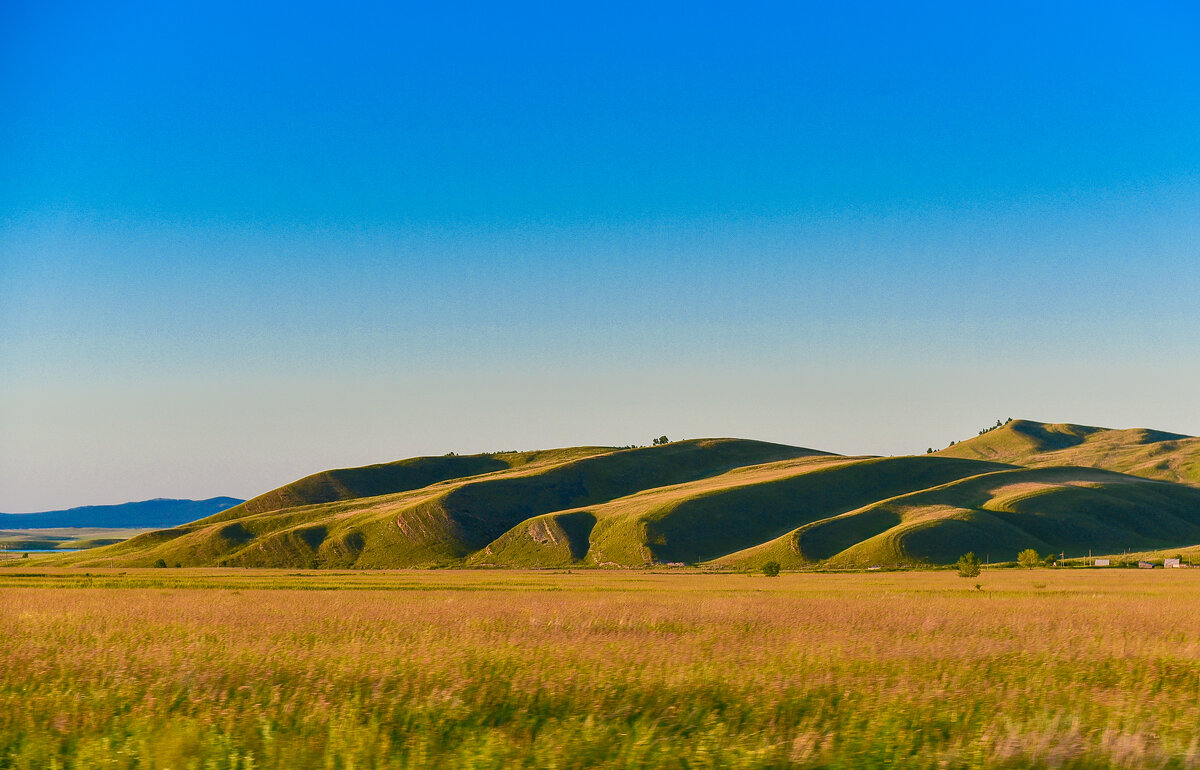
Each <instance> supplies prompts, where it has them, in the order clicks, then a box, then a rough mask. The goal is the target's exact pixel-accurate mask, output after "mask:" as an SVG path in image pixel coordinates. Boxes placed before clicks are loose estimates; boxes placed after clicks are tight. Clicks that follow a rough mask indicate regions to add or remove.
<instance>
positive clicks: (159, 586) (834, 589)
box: [0, 565, 1200, 770]
mask: <svg viewBox="0 0 1200 770" xmlns="http://www.w3.org/2000/svg"><path fill="white" fill-rule="evenodd" d="M976 584H979V587H978V588H977V587H976ZM1198 610H1200V570H1161V569H1159V570H1129V569H1112V570H1082V569H1079V570H1073V569H1057V570H1056V569H1036V570H1028V571H1024V570H1022V571H1018V570H999V571H995V570H994V571H986V572H984V574H983V575H982V576H981V577H979V578H973V579H962V578H959V577H957V576H956V575H955V574H954V573H953V572H949V571H938V572H877V573H857V574H836V573H795V574H784V575H782V576H780V577H778V578H767V577H764V576H762V575H759V574H738V573H730V574H711V573H701V572H698V571H688V570H679V571H676V572H664V573H653V572H648V571H627V570H622V571H576V572H574V573H573V574H572V573H568V572H565V571H560V572H546V571H543V572H500V571H407V572H338V573H335V572H330V571H314V572H287V571H268V570H246V569H197V570H190V569H146V570H127V571H115V570H110V571H105V570H97V569H92V570H91V571H90V572H89V573H86V574H85V573H84V572H83V571H82V570H80V569H45V568H25V570H24V571H22V569H21V567H20V566H19V565H18V566H11V565H10V566H7V567H5V568H3V569H0V624H2V626H0V627H2V629H3V632H2V633H0V768H6V769H7V768H21V769H25V768H29V769H31V770H32V769H34V768H36V769H38V770H42V769H43V768H174V769H178V770H183V769H185V768H196V769H197V770H208V769H209V768H222V769H224V768H229V769H230V770H232V769H233V768H238V769H245V770H248V769H249V768H296V769H302V768H376V767H445V768H473V767H478V768H504V767H538V768H555V767H557V768H571V767H613V768H616V767H655V768H660V767H661V768H710V767H711V768H720V767H746V768H759V767H827V768H871V767H918V768H943V767H947V768H955V767H1043V766H1045V767H1088V768H1092V767H1180V768H1183V767H1197V766H1200V611H1198Z"/></svg>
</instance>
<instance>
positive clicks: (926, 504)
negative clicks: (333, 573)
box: [47, 421, 1200, 568]
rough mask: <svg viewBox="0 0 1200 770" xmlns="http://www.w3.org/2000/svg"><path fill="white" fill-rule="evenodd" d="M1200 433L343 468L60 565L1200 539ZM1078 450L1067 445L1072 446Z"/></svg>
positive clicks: (1036, 433)
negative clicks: (901, 448) (933, 448)
mask: <svg viewBox="0 0 1200 770" xmlns="http://www.w3.org/2000/svg"><path fill="white" fill-rule="evenodd" d="M1197 441H1200V440H1198V439H1191V438H1188V437H1184V436H1177V435H1174V434H1159V433H1154V432H1152V431H1106V430H1103V429H1099V428H1086V427H1083V426H1062V425H1044V424H1041V423H1031V422H1027V421H1014V422H1011V423H1009V424H1008V425H1006V426H1004V427H1003V428H997V429H996V430H993V431H990V432H988V433H987V434H984V435H981V436H979V437H977V438H975V439H971V440H969V441H964V442H962V443H959V444H956V445H954V446H953V447H952V448H950V449H949V450H944V451H942V452H938V453H934V454H927V455H918V456H906V457H844V456H840V455H834V454H830V453H827V452H821V451H817V450H812V449H805V448H801V447H793V446H784V445H779V444H769V443H764V442H758V441H748V440H741V439H696V440H689V441H680V442H676V443H672V444H667V445H664V446H656V447H649V448H638V449H613V448H605V447H577V448H570V449H557V450H548V451H539V452H511V453H497V454H486V455H472V456H447V457H421V458H414V459H410V460H402V461H400V462H395V463H388V464H383V465H374V466H367V467H363V468H351V469H343V470H333V471H325V472H322V473H318V474H315V475H313V476H309V477H306V478H304V479H300V480H299V481H296V482H294V483H292V484H288V485H286V486H284V487H281V488H279V489H276V490H273V491H271V492H268V493H266V494H263V495H260V496H258V497H256V498H254V499H252V500H249V501H247V502H245V503H243V504H241V505H238V506H235V507H234V508H230V509H229V510H226V511H222V512H221V513H218V514H216V515H214V516H211V517H209V518H207V519H202V520H200V521H197V522H194V523H191V524H187V525H185V526H181V527H176V528H173V529H168V530H162V531H158V532H152V533H147V534H145V535H141V536H139V537H136V538H133V539H131V540H129V541H126V542H124V543H121V544H118V545H114V546H109V547H105V548H101V549H95V550H92V551H89V552H86V553H78V554H70V555H60V556H55V557H47V558H48V559H49V558H52V559H53V560H54V561H55V563H58V564H78V565H93V564H95V565H100V564H115V565H128V566H149V565H153V564H156V563H157V564H160V565H161V564H167V565H175V564H180V565H185V566H207V565H227V566H246V567H328V568H383V567H427V566H455V565H476V566H489V565H494V566H514V567H549V566H558V567H566V566H590V567H639V566H644V565H648V564H656V563H668V564H670V563H686V564H694V563H711V564H714V565H718V566H728V567H732V568H748V567H755V566H759V565H761V564H762V563H764V562H766V561H778V562H780V563H781V564H783V565H784V566H785V567H807V566H834V567H838V566H845V567H862V566H870V565H919V564H944V563H949V562H953V561H954V560H955V559H957V558H958V556H960V555H961V554H962V553H964V552H966V551H975V552H976V553H978V554H980V555H981V556H983V555H985V554H986V555H988V556H989V557H990V558H991V559H992V560H993V561H1002V560H1012V559H1013V558H1015V556H1016V553H1017V552H1018V551H1019V550H1022V549H1024V548H1035V549H1037V550H1039V552H1043V553H1046V552H1054V553H1060V552H1065V553H1066V554H1067V556H1080V555H1086V554H1087V553H1088V552H1089V551H1094V552H1097V553H1100V552H1120V551H1122V550H1125V549H1129V550H1143V551H1144V550H1152V549H1160V548H1173V547H1184V546H1189V545H1193V544H1197V543H1200V488H1197V487H1195V486H1191V485H1189V484H1187V483H1181V482H1184V481H1188V480H1192V479H1195V478H1196V475H1195V470H1196V466H1195V460H1196V458H1197V454H1196V447H1197V443H1196V442H1197ZM1058 458H1061V459H1062V462H1055V460H1056V459H1058Z"/></svg>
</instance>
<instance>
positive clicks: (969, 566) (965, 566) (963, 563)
mask: <svg viewBox="0 0 1200 770" xmlns="http://www.w3.org/2000/svg"><path fill="white" fill-rule="evenodd" d="M979 572H980V568H979V557H978V556H976V555H975V554H974V552H971V551H968V552H967V553H964V554H963V555H962V556H960V557H958V576H959V577H965V578H973V577H979Z"/></svg>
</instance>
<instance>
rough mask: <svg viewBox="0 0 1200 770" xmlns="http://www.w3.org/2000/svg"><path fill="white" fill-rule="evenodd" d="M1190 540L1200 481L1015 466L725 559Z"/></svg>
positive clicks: (1002, 552)
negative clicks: (1177, 481)
mask: <svg viewBox="0 0 1200 770" xmlns="http://www.w3.org/2000/svg"><path fill="white" fill-rule="evenodd" d="M1189 543H1200V489H1195V488H1192V487H1187V486H1183V485H1180V484H1173V483H1170V482H1161V481H1151V480H1147V479H1142V478H1138V477H1135V476H1129V475H1126V474H1120V473H1114V472H1111V471H1104V470H1100V469H1095V468H1073V467H1064V468H1040V469H1020V468H1013V469H1009V470H1000V471H995V472H990V473H984V474H981V475H978V476H973V477H969V478H965V479H961V480H958V481H954V482H951V483H948V484H945V485H942V486H939V487H933V488H930V489H925V490H921V491H919V492H915V493H910V494H905V495H899V496H896V497H893V498H890V499H887V500H881V501H879V502H876V503H872V504H870V505H866V506H863V507H861V508H859V509H857V510H854V511H850V512H847V513H845V514H842V515H840V516H835V517H831V518H828V519H824V520H821V521H817V522H813V523H811V524H808V525H805V526H803V527H799V528H797V529H795V530H793V531H791V532H789V533H787V534H786V535H784V536H782V537H780V538H777V539H775V540H773V541H771V542H768V543H764V544H762V545H759V546H756V547H753V548H749V549H747V550H745V551H742V552H739V553H734V554H731V555H729V556H726V557H723V558H721V559H718V560H717V563H719V564H724V565H728V566H741V567H755V566H759V565H761V564H762V563H765V562H767V561H778V562H779V563H780V564H782V565H784V566H785V567H804V566H811V565H813V564H817V563H820V564H824V565H827V566H844V567H866V566H870V565H898V564H922V563H925V564H948V563H951V562H953V561H954V560H955V559H957V558H958V556H960V555H961V554H963V553H966V552H967V551H974V552H975V553H976V554H978V555H979V556H980V558H988V557H990V558H991V560H993V561H1012V560H1013V559H1015V557H1016V554H1017V553H1018V552H1019V551H1021V550H1024V549H1026V548H1034V549H1036V550H1037V551H1038V552H1039V553H1043V554H1045V553H1056V554H1057V553H1065V554H1066V556H1067V557H1078V556H1086V555H1087V554H1088V553H1089V551H1094V552H1096V553H1109V552H1120V551H1122V550H1124V549H1127V548H1128V549H1130V550H1138V549H1143V550H1149V549H1155V548H1168V547H1172V546H1181V545H1184V544H1189Z"/></svg>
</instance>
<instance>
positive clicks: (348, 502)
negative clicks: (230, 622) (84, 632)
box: [63, 439, 825, 567]
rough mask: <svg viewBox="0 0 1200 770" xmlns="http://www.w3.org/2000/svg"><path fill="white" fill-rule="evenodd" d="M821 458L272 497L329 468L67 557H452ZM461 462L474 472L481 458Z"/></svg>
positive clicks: (562, 454) (653, 457) (720, 444)
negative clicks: (247, 501)
mask: <svg viewBox="0 0 1200 770" xmlns="http://www.w3.org/2000/svg"><path fill="white" fill-rule="evenodd" d="M824 454H825V453H821V452H817V451H815V450H811V449H803V448H800V447H788V446H783V445H780V444H769V443H765V442H759V441H745V440H738V439H704V440H694V441H681V442H676V443H674V444H670V445H667V446H661V447H653V448H642V449H627V450H612V449H607V450H605V449H597V448H585V449H569V450H554V451H551V452H534V453H521V454H519V455H514V456H509V457H504V456H491V457H490V458H488V459H496V458H499V459H500V460H501V461H502V462H504V464H505V467H504V468H503V469H501V470H496V471H492V472H484V473H479V474H476V475H471V476H467V477H466V478H451V479H441V480H438V481H435V482H434V483H432V484H429V485H427V486H422V487H419V488H416V489H402V490H400V491H397V492H392V493H388V494H382V495H376V496H371V497H354V498H348V499H341V500H335V501H332V502H317V503H312V504H304V505H297V506H291V507H285V508H275V507H274V504H275V501H286V500H288V499H300V500H304V499H305V498H304V497H303V495H304V494H306V493H308V492H309V491H310V490H315V494H316V495H325V494H326V493H327V492H328V490H329V489H330V486H331V485H330V484H328V483H326V482H325V480H324V479H328V478H334V479H339V478H340V479H345V478H346V473H345V472H332V473H331V474H330V475H328V476H324V478H323V479H319V477H322V476H323V475H322V474H318V475H317V476H316V477H309V479H318V480H317V481H316V482H309V481H308V480H301V482H297V483H295V484H293V485H289V487H290V489H288V488H285V490H286V491H283V492H279V493H278V494H276V493H269V494H268V495H264V496H262V497H260V498H257V499H258V500H261V501H264V503H263V505H262V507H263V508H264V510H261V511H259V512H256V511H254V510H247V508H248V507H249V506H239V507H238V508H236V509H231V510H229V511H226V512H223V513H222V514H220V515H217V516H213V517H210V518H209V519H205V520H202V521H198V522H195V523H193V524H188V525H185V526H182V527H176V528H174V529H170V530H164V531H161V532H153V533H147V534H145V535H141V536H139V537H136V538H133V539H131V540H129V541H127V542H125V543H122V544H120V545H117V546H112V547H109V548H105V549H102V550H100V551H94V552H91V553H89V554H87V555H74V556H73V557H63V558H69V559H71V561H72V563H78V564H90V563H97V564H99V563H101V562H102V561H103V560H104V559H107V560H109V563H120V564H130V565H139V564H141V565H144V564H153V563H155V562H156V561H158V560H159V559H161V560H163V561H165V562H166V563H168V564H174V563H179V564H187V565H213V564H218V565H219V564H236V565H242V566H311V565H321V566H341V567H348V566H357V567H401V566H422V565H430V564H440V563H452V562H454V561H455V560H460V559H463V558H465V557H466V556H468V555H470V554H471V553H473V552H475V551H477V550H480V549H482V548H484V547H486V546H487V545H488V544H489V543H490V542H491V541H492V540H494V539H495V538H497V537H499V536H500V535H502V534H504V532H505V531H507V530H508V529H510V528H512V527H513V526H515V525H516V524H518V523H520V522H521V521H523V520H525V519H528V518H531V517H535V516H539V515H542V514H545V513H550V512H554V511H561V510H567V509H572V508H578V507H580V506H584V505H596V504H600V503H605V502H607V501H609V500H613V499H616V498H620V497H624V496H627V495H630V494H634V493H637V492H640V491H643V490H647V489H653V488H657V487H664V486H670V485H673V484H680V483H685V482H691V481H696V480H698V479H702V478H706V477H710V476H714V475H719V474H722V473H725V472H727V471H729V470H731V469H734V468H738V467H742V466H746V465H754V464H759V463H763V462H774V461H779V460H784V459H794V458H801V457H810V456H822V455H824ZM419 459H422V460H423V459H428V458H419ZM462 459H464V460H469V459H471V458H462ZM391 465H392V466H394V465H397V464H391ZM373 467H374V468H377V469H380V470H379V473H380V475H381V476H385V477H386V476H389V475H390V474H392V472H393V469H392V467H391V466H373ZM462 467H465V468H468V469H470V470H477V469H478V468H479V467H480V465H477V464H472V463H467V464H464V465H463V466H462ZM356 470H358V469H356ZM408 472H409V471H405V473H408ZM434 475H435V476H437V475H444V473H435V474H434ZM401 485H402V486H403V485H404V482H403V481H402V484H401ZM334 491H335V492H336V490H334ZM252 502H253V501H252Z"/></svg>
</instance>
